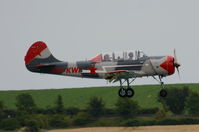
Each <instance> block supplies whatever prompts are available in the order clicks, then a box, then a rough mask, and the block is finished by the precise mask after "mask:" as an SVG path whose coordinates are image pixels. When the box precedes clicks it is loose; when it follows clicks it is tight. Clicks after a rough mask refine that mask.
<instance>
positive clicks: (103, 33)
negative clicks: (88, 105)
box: [0, 0, 199, 90]
mask: <svg viewBox="0 0 199 132" xmlns="http://www.w3.org/2000/svg"><path fill="white" fill-rule="evenodd" d="M198 6H199V2H198V1H197V0H186V1H185V0H164V1H163V0H120V1H118V0H99V1H97V0H70V1H68V0H32V1H27V0H0V45H1V48H0V58H1V61H0V64H1V66H0V67H1V68H0V90H20V89H49V88H71V87H90V86H109V85H119V83H116V84H107V83H106V81H105V80H99V79H98V80H95V79H82V78H74V77H65V76H55V75H44V74H36V73H31V72H29V71H27V69H26V68H25V64H24V56H25V54H26V52H27V50H28V48H29V47H30V45H31V44H32V43H34V42H35V41H37V40H41V41H44V42H46V43H47V45H48V47H49V49H50V50H51V52H52V53H53V55H54V56H55V57H56V58H58V59H60V60H63V61H75V60H85V59H90V58H92V57H94V56H95V55H97V54H98V53H101V52H107V51H126V50H131V49H132V50H138V49H140V50H142V51H144V52H145V54H147V55H148V56H150V55H173V49H174V48H176V50H177V56H178V60H179V62H180V63H181V64H182V66H181V67H180V72H181V80H180V79H179V78H178V75H177V73H175V75H173V76H169V77H167V78H165V79H164V81H165V83H198V82H199V81H198V78H199V77H198V74H199V73H198V65H199V61H198V60H199V58H198V57H199V55H198V54H199V53H198V50H199V46H198V45H199V8H198ZM134 84H136V85H138V84H157V82H156V81H155V80H153V79H151V78H141V79H137V80H136V81H135V83H134Z"/></svg>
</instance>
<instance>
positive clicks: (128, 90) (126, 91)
mask: <svg viewBox="0 0 199 132" xmlns="http://www.w3.org/2000/svg"><path fill="white" fill-rule="evenodd" d="M135 79H136V78H133V80H132V81H131V82H129V79H125V80H124V81H123V82H122V79H120V89H119V91H118V94H119V96H120V97H129V98H130V97H133V95H134V90H133V89H132V88H131V87H130V84H131V83H132V82H133V81H134V80H135ZM124 82H127V88H126V89H125V88H124V87H123V86H122V85H123V84H124Z"/></svg>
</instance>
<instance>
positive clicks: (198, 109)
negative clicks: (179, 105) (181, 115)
mask: <svg viewBox="0 0 199 132" xmlns="http://www.w3.org/2000/svg"><path fill="white" fill-rule="evenodd" d="M186 107H187V109H188V112H189V114H191V115H199V94H198V93H195V92H191V94H190V95H189V97H188V98H187V102H186Z"/></svg>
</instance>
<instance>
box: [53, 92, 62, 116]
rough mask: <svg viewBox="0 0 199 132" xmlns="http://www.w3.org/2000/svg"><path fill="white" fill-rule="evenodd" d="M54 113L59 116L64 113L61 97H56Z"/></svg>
mask: <svg viewBox="0 0 199 132" xmlns="http://www.w3.org/2000/svg"><path fill="white" fill-rule="evenodd" d="M55 111H56V113H57V114H61V113H63V112H64V103H63V100H62V96H61V95H58V96H57V99H56V101H55Z"/></svg>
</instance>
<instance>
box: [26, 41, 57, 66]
mask: <svg viewBox="0 0 199 132" xmlns="http://www.w3.org/2000/svg"><path fill="white" fill-rule="evenodd" d="M24 60H25V64H26V67H27V68H28V67H34V66H39V65H43V64H49V63H53V62H61V61H59V60H57V59H56V58H55V57H54V56H53V55H52V54H51V52H50V50H49V49H48V47H47V45H46V44H45V43H44V42H42V41H37V42H35V43H33V44H32V45H31V47H30V48H29V50H28V52H27V54H26V56H25V59H24Z"/></svg>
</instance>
